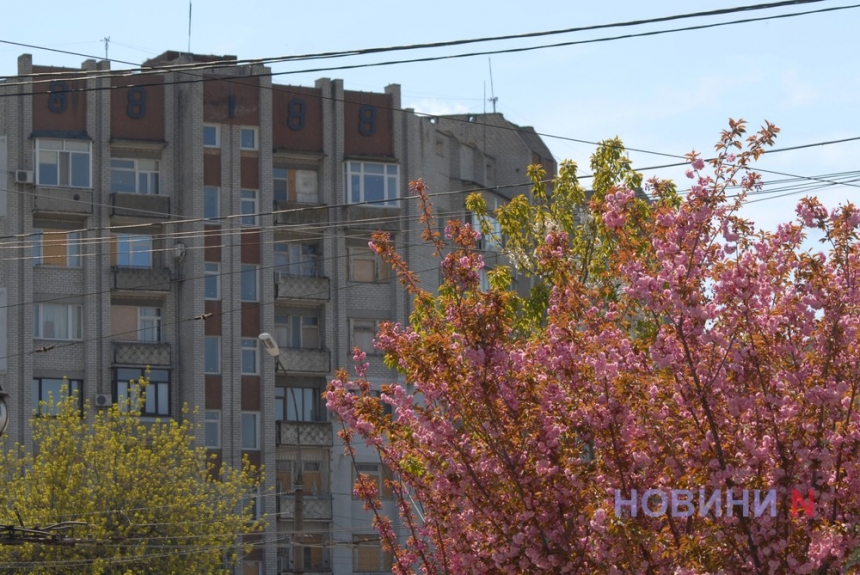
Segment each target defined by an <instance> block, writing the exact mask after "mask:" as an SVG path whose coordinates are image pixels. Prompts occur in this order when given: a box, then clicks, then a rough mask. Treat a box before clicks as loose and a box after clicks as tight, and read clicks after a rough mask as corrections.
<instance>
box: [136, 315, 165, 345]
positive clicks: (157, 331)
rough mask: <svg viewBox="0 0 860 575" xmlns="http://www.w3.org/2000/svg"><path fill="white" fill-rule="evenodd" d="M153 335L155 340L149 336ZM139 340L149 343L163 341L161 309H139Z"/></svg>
mask: <svg viewBox="0 0 860 575" xmlns="http://www.w3.org/2000/svg"><path fill="white" fill-rule="evenodd" d="M150 333H152V334H153V336H154V337H155V339H151V336H150V335H148V334H150ZM137 340H138V341H148V342H153V343H154V342H160V341H161V308H160V307H145V306H141V307H138V308H137Z"/></svg>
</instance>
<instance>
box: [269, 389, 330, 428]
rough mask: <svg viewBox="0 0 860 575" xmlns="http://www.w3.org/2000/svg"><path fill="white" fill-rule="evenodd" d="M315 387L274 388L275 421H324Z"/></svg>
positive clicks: (318, 390) (317, 391)
mask: <svg viewBox="0 0 860 575" xmlns="http://www.w3.org/2000/svg"><path fill="white" fill-rule="evenodd" d="M321 394H322V392H321V391H320V389H319V388H316V387H276V388H275V420H276V421H325V418H324V412H323V411H322V410H321V409H320V395H321Z"/></svg>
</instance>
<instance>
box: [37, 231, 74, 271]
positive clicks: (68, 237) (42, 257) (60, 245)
mask: <svg viewBox="0 0 860 575" xmlns="http://www.w3.org/2000/svg"><path fill="white" fill-rule="evenodd" d="M33 265H37V266H42V265H45V266H62V267H69V268H79V267H81V233H80V232H65V231H61V230H49V229H41V230H33Z"/></svg>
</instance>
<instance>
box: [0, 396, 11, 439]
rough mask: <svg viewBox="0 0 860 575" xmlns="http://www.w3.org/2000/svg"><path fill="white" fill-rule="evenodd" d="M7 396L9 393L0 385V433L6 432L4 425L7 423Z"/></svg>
mask: <svg viewBox="0 0 860 575" xmlns="http://www.w3.org/2000/svg"><path fill="white" fill-rule="evenodd" d="M7 397H9V394H8V393H6V392H5V391H3V388H2V387H0V435H3V434H4V433H5V432H6V427H7V426H8V425H9V408H8V407H7V406H6V398H7Z"/></svg>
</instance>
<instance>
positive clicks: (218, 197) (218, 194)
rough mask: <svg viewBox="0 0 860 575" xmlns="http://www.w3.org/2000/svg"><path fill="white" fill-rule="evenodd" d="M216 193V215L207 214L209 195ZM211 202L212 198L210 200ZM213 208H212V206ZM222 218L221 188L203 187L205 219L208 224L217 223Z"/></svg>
mask: <svg viewBox="0 0 860 575" xmlns="http://www.w3.org/2000/svg"><path fill="white" fill-rule="evenodd" d="M211 193H214V199H215V215H214V216H213V215H211V214H207V213H206V210H207V205H208V203H209V202H208V200H207V195H208V194H211ZM208 199H209V200H211V199H212V198H208ZM210 207H211V206H210ZM220 218H221V188H220V187H218V186H203V219H204V220H206V221H207V222H211V221H217V220H219V219H220Z"/></svg>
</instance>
